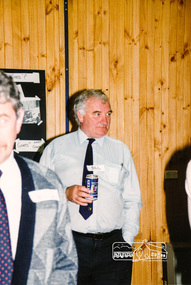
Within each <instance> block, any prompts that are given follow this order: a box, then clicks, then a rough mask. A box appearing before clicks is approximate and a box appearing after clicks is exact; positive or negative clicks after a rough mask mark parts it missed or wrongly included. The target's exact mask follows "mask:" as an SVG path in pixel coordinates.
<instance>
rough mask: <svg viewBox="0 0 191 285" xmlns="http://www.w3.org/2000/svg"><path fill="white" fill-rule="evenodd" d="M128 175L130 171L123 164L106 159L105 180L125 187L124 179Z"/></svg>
mask: <svg viewBox="0 0 191 285" xmlns="http://www.w3.org/2000/svg"><path fill="white" fill-rule="evenodd" d="M127 176H128V171H127V170H126V169H125V168H124V166H123V165H122V164H121V165H120V164H116V163H113V162H110V161H105V165H104V178H103V179H104V180H105V181H106V182H107V183H109V184H111V185H113V186H115V187H117V188H123V186H124V179H125V177H127Z"/></svg>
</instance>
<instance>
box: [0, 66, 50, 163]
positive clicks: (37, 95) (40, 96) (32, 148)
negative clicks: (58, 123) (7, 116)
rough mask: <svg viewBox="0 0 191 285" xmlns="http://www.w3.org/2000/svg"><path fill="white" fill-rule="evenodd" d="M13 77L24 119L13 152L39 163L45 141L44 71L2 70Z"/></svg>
mask: <svg viewBox="0 0 191 285" xmlns="http://www.w3.org/2000/svg"><path fill="white" fill-rule="evenodd" d="M2 70H3V71H4V72H5V73H6V74H8V75H10V76H12V77H13V80H14V82H15V83H16V84H17V87H18V89H19V92H20V98H21V103H22V108H23V109H24V112H25V113H24V119H23V125H22V129H21V132H20V133H19V134H18V136H17V139H16V141H15V146H14V151H15V152H16V153H19V154H20V155H22V156H24V157H27V158H30V159H33V160H35V161H39V159H40V156H41V153H42V151H43V148H44V143H45V141H46V94H45V90H46V89H45V71H44V70H23V69H22V70H21V69H2Z"/></svg>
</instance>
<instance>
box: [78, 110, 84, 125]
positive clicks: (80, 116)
mask: <svg viewBox="0 0 191 285" xmlns="http://www.w3.org/2000/svg"><path fill="white" fill-rule="evenodd" d="M77 116H78V120H79V122H80V123H83V119H84V116H82V114H81V113H80V111H77Z"/></svg>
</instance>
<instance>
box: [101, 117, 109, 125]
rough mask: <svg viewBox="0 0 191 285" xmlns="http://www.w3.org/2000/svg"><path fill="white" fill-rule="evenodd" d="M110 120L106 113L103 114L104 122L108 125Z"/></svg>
mask: <svg viewBox="0 0 191 285" xmlns="http://www.w3.org/2000/svg"><path fill="white" fill-rule="evenodd" d="M108 121H109V117H108V116H106V115H103V116H102V120H101V122H102V124H105V125H107V124H108Z"/></svg>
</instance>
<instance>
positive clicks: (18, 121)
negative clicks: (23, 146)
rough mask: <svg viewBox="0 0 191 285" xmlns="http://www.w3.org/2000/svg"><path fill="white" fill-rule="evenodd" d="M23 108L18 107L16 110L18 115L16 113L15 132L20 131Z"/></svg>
mask: <svg viewBox="0 0 191 285" xmlns="http://www.w3.org/2000/svg"><path fill="white" fill-rule="evenodd" d="M24 113H25V112H24V110H23V109H19V111H18V115H17V123H16V124H17V125H16V132H17V134H19V133H20V130H21V126H22V123H23V118H24Z"/></svg>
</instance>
